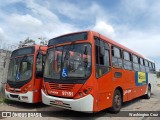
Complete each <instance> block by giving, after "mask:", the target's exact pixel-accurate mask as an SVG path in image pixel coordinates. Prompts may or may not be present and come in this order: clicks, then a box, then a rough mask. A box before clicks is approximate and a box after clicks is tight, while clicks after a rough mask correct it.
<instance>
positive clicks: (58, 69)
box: [44, 43, 91, 79]
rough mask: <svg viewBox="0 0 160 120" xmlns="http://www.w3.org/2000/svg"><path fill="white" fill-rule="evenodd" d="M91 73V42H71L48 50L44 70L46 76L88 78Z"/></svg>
mask: <svg viewBox="0 0 160 120" xmlns="http://www.w3.org/2000/svg"><path fill="white" fill-rule="evenodd" d="M90 73H91V45H90V44H88V43H87V44H86V43H83V44H70V45H65V46H59V47H54V48H50V49H49V50H48V52H47V58H46V63H45V72H44V77H45V78H51V79H67V78H87V77H89V76H90Z"/></svg>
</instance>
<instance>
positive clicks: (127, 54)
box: [123, 51, 130, 61]
mask: <svg viewBox="0 0 160 120" xmlns="http://www.w3.org/2000/svg"><path fill="white" fill-rule="evenodd" d="M123 55H124V59H125V60H128V61H130V54H129V53H128V52H126V51H124V52H123Z"/></svg>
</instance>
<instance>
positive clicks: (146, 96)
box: [144, 85, 151, 99]
mask: <svg viewBox="0 0 160 120" xmlns="http://www.w3.org/2000/svg"><path fill="white" fill-rule="evenodd" d="M144 97H145V98H146V99H150V98H151V86H150V85H148V89H147V94H145V96H144Z"/></svg>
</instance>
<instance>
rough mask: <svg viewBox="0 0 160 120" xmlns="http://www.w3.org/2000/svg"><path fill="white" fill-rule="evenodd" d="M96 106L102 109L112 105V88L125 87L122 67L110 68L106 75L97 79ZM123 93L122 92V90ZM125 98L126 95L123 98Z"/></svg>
mask: <svg viewBox="0 0 160 120" xmlns="http://www.w3.org/2000/svg"><path fill="white" fill-rule="evenodd" d="M97 81H98V89H99V90H98V98H99V101H98V107H99V110H103V109H106V108H109V107H111V106H112V100H113V95H114V90H115V89H116V88H117V87H121V88H122V91H123V88H125V87H126V88H127V85H126V81H125V71H124V70H122V69H117V68H112V70H111V71H110V72H109V73H107V74H106V75H104V76H102V77H100V78H99V79H98V80H97ZM122 95H123V92H122ZM125 99H127V97H126V98H125Z"/></svg>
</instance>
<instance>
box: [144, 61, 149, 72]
mask: <svg viewBox="0 0 160 120" xmlns="http://www.w3.org/2000/svg"><path fill="white" fill-rule="evenodd" d="M144 63H145V67H146V72H149V65H148V61H147V60H144Z"/></svg>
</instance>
